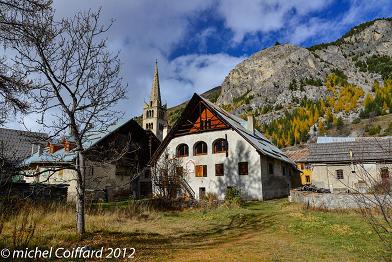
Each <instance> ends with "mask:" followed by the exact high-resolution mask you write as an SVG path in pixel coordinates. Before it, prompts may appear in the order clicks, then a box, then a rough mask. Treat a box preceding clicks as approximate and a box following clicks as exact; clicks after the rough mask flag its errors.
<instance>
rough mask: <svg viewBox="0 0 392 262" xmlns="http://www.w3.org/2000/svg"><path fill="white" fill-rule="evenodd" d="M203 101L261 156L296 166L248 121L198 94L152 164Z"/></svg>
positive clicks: (154, 157) (153, 158)
mask: <svg viewBox="0 0 392 262" xmlns="http://www.w3.org/2000/svg"><path fill="white" fill-rule="evenodd" d="M199 101H202V102H203V103H204V105H205V106H206V107H207V108H208V109H209V110H210V111H211V112H213V113H214V114H216V116H217V117H218V118H219V119H220V120H221V121H223V122H224V123H225V124H226V125H227V126H229V127H231V128H232V129H233V130H234V131H236V132H237V133H238V134H239V135H241V136H242V137H243V138H244V139H245V140H246V141H247V142H248V143H250V144H251V145H252V146H253V147H254V148H255V149H256V150H257V151H258V152H259V153H260V154H263V155H265V156H268V157H271V158H274V159H278V160H281V161H284V162H286V163H289V164H291V165H293V166H295V163H294V162H293V161H291V160H290V159H289V158H288V157H287V156H286V155H285V154H284V153H283V152H282V151H281V150H280V149H279V148H278V147H276V146H275V145H274V144H272V143H271V142H270V141H269V140H268V139H267V138H266V137H265V136H264V135H263V134H261V133H260V132H259V131H258V130H256V129H255V132H254V133H253V132H251V131H249V130H248V129H247V121H245V120H243V119H241V118H239V117H237V116H235V115H233V114H230V113H228V112H227V111H225V110H223V109H222V108H220V107H218V106H216V105H215V104H213V103H211V102H210V101H208V100H207V99H205V98H203V97H201V96H199V95H198V94H196V93H195V94H193V96H192V98H191V100H190V101H189V102H188V104H187V106H186V107H185V109H184V111H183V112H182V114H181V116H180V118H179V119H178V120H177V122H176V123H175V125H174V127H173V128H172V129H171V130H170V132H169V133H168V134H167V136H166V137H165V138H164V140H163V141H162V143H161V145H160V146H159V148H158V149H157V151H156V152H155V153H154V155H153V157H152V158H151V161H150V162H151V163H152V162H155V161H157V159H158V158H159V156H160V155H161V154H162V152H163V150H164V149H165V148H166V146H167V145H168V144H169V142H170V140H171V139H172V138H173V137H174V134H175V132H176V130H177V129H178V127H179V125H180V123H181V122H182V121H183V120H184V119H185V117H186V116H187V115H188V114H189V113H190V112H191V110H192V109H193V107H194V106H195V105H196V104H197V102H199Z"/></svg>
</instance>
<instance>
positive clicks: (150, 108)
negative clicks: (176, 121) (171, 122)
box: [143, 61, 167, 141]
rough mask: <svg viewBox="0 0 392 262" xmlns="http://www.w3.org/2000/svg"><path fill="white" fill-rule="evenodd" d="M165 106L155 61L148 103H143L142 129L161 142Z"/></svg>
mask: <svg viewBox="0 0 392 262" xmlns="http://www.w3.org/2000/svg"><path fill="white" fill-rule="evenodd" d="M166 111H167V106H166V105H162V101H161V90H160V87H159V75H158V61H155V70H154V79H153V81H152V87H151V95H150V100H149V101H148V102H144V108H143V128H144V129H146V130H151V131H152V132H153V133H154V134H155V135H156V137H157V138H158V139H159V140H161V141H162V140H163V129H164V128H165V127H166V126H167V112H166Z"/></svg>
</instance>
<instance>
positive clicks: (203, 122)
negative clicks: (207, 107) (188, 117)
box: [200, 119, 211, 130]
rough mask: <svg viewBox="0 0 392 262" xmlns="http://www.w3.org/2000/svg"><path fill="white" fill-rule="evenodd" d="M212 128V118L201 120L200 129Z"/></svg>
mask: <svg viewBox="0 0 392 262" xmlns="http://www.w3.org/2000/svg"><path fill="white" fill-rule="evenodd" d="M210 128H211V119H208V120H200V130H205V129H210Z"/></svg>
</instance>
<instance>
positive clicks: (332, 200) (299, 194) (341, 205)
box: [290, 190, 392, 209]
mask: <svg viewBox="0 0 392 262" xmlns="http://www.w3.org/2000/svg"><path fill="white" fill-rule="evenodd" d="M290 199H291V201H292V202H296V203H302V204H304V205H306V206H308V207H312V208H325V209H348V208H352V209H355V208H360V207H363V206H372V205H373V204H372V203H373V202H374V200H375V196H373V195H360V194H348V193H341V194H333V193H332V194H331V193H314V192H308V191H297V190H291V191H290ZM380 199H383V197H380ZM372 200H373V201H372ZM391 200H392V199H389V200H388V199H385V200H384V201H389V202H390V201H391Z"/></svg>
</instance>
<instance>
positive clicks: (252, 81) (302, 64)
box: [217, 19, 392, 113]
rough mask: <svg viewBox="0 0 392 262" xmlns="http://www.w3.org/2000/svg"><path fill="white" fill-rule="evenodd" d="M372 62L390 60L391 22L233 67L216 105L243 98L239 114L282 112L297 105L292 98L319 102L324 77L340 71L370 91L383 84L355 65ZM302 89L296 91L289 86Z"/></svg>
mask: <svg viewBox="0 0 392 262" xmlns="http://www.w3.org/2000/svg"><path fill="white" fill-rule="evenodd" d="M372 56H377V57H381V56H388V57H391V56H392V21H391V20H390V19H388V20H387V19H381V20H376V21H372V22H368V23H365V24H362V25H360V26H357V27H355V28H353V29H352V30H351V31H350V32H348V33H347V34H346V35H344V36H343V37H342V38H340V39H338V40H337V41H335V42H332V43H328V44H321V45H317V46H313V47H311V48H308V49H307V48H302V47H298V46H294V45H290V44H285V45H276V46H273V47H270V48H267V49H264V50H262V51H260V52H258V53H256V54H254V55H252V56H251V57H250V58H248V59H246V60H244V61H243V62H241V63H240V64H238V65H237V66H236V67H235V68H234V69H233V70H232V71H231V72H230V73H229V74H228V76H227V77H226V78H225V79H224V81H223V83H222V89H221V94H220V96H219V98H218V100H217V103H218V104H220V105H222V104H233V102H235V100H236V98H239V97H241V96H244V95H247V96H248V97H251V99H250V101H249V104H247V105H246V106H245V105H244V106H242V107H239V108H235V109H236V110H235V112H237V113H242V112H243V111H244V110H246V107H247V106H250V107H251V108H258V107H261V106H265V105H271V106H273V107H278V108H279V107H285V106H287V105H292V104H296V103H295V101H298V100H297V99H295V98H299V99H301V98H303V97H305V96H307V98H309V99H317V98H319V97H320V96H324V95H325V93H326V88H325V86H324V85H323V84H322V83H323V80H324V79H325V77H326V76H327V75H328V74H329V73H331V72H333V70H339V71H342V72H344V74H345V75H346V76H347V80H348V82H350V83H353V84H356V85H359V86H361V87H362V88H363V89H364V91H366V92H368V91H370V90H371V86H372V83H373V81H374V80H377V81H382V80H383V76H382V75H381V74H380V73H379V72H369V71H364V70H361V68H360V67H359V66H358V61H366V60H367V59H368V58H370V57H372ZM294 82H296V83H301V87H300V88H299V89H298V90H293V88H290V84H292V83H294Z"/></svg>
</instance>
